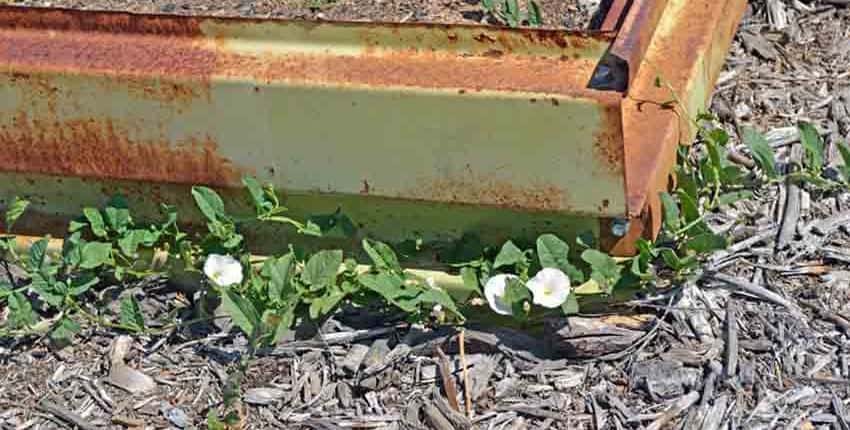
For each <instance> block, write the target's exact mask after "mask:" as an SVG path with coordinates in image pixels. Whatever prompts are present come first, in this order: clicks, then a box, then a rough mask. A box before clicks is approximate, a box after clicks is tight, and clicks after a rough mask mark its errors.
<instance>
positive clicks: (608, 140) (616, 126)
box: [593, 103, 625, 175]
mask: <svg viewBox="0 0 850 430" xmlns="http://www.w3.org/2000/svg"><path fill="white" fill-rule="evenodd" d="M620 109H621V107H620V104H619V103H617V104H614V105H608V106H605V107H604V109H603V111H602V121H603V124H602V125H601V126H599V127H597V132H596V133H595V135H594V136H593V150H594V153H595V154H596V156H597V158H598V159H599V161H600V164H601V165H603V166H605V167H606V168H607V169H608V171H609V172H611V173H614V174H615V175H619V174H622V173H623V170H624V164H625V145H624V142H623V131H622V129H623V126H622V124H623V122H622V112H621V110H620Z"/></svg>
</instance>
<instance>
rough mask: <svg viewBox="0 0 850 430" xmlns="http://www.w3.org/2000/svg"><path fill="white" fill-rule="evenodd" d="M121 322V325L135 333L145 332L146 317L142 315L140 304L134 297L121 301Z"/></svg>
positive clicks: (129, 296) (127, 297) (126, 297)
mask: <svg viewBox="0 0 850 430" xmlns="http://www.w3.org/2000/svg"><path fill="white" fill-rule="evenodd" d="M120 322H121V325H123V326H124V327H127V328H129V329H131V330H133V331H135V332H143V331H144V330H145V316H144V315H143V314H142V309H141V307H140V306H139V302H138V301H137V300H136V298H135V297H133V296H132V295H127V296H125V297H124V298H122V299H121V307H120Z"/></svg>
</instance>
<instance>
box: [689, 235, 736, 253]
mask: <svg viewBox="0 0 850 430" xmlns="http://www.w3.org/2000/svg"><path fill="white" fill-rule="evenodd" d="M727 246H728V243H727V241H726V238H724V237H723V236H719V235H716V234H714V233H710V232H707V233H702V234H699V235H697V236H694V237H693V238H692V239H690V240H689V241H688V243H687V245H686V247H687V249H690V250H693V251H696V252H697V253H699V254H705V253H708V252H711V251H716V250H719V249H726V247H727Z"/></svg>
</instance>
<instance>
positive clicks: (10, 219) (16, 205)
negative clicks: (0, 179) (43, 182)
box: [6, 197, 30, 232]
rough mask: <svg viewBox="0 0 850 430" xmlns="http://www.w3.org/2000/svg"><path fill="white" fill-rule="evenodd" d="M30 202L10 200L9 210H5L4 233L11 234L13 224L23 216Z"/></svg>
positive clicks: (17, 199) (18, 199)
mask: <svg viewBox="0 0 850 430" xmlns="http://www.w3.org/2000/svg"><path fill="white" fill-rule="evenodd" d="M29 205H30V201H29V200H25V199H22V198H20V197H15V199H14V200H12V203H11V204H10V205H9V208H8V209H6V232H11V231H12V227H14V225H15V223H16V222H17V221H18V218H20V217H21V215H23V214H24V211H26V210H27V207H29Z"/></svg>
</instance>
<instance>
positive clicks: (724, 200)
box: [717, 190, 753, 206]
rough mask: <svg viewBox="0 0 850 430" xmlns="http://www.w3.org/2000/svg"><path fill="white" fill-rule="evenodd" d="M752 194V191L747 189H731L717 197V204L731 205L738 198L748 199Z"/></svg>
mask: <svg viewBox="0 0 850 430" xmlns="http://www.w3.org/2000/svg"><path fill="white" fill-rule="evenodd" d="M752 196H753V192H752V191H749V190H743V191H732V192H729V193H724V194H721V195H720V196H719V197H718V198H717V204H718V205H720V206H726V205H731V204H732V203H735V202H737V201H740V200H744V199H748V198H750V197H752Z"/></svg>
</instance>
